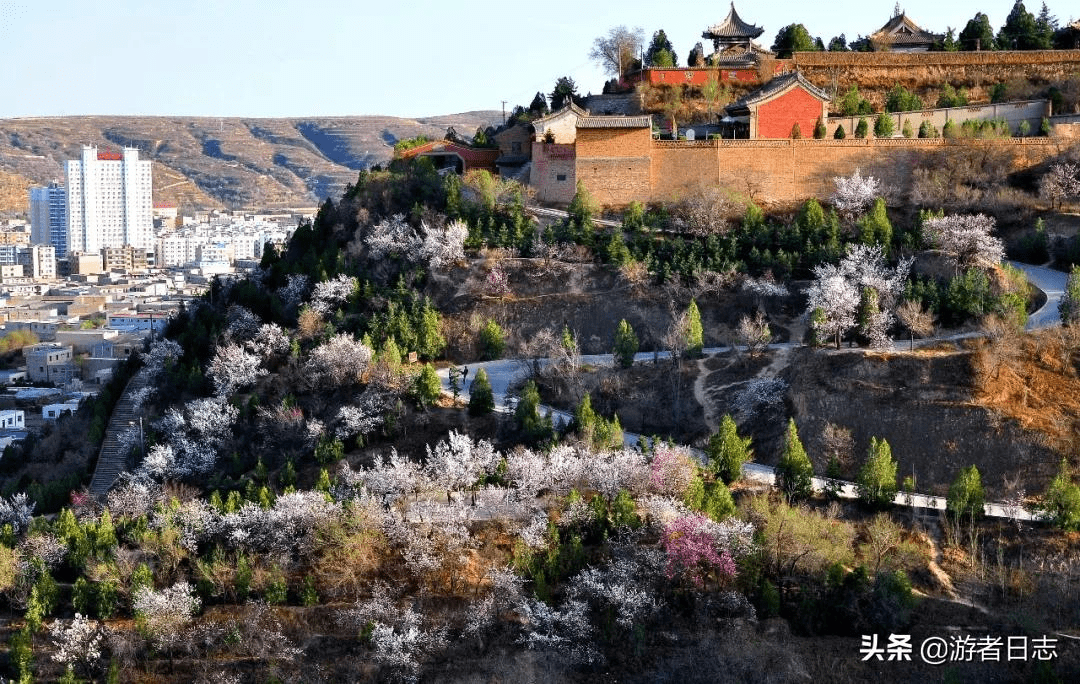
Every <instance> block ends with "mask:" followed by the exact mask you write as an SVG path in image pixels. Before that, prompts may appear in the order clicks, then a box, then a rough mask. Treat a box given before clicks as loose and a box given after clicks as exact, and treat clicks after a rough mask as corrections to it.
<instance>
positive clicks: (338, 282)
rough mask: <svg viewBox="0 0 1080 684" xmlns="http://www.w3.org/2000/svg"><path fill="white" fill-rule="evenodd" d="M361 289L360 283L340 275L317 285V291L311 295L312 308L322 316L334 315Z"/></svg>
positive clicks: (352, 278) (350, 277)
mask: <svg viewBox="0 0 1080 684" xmlns="http://www.w3.org/2000/svg"><path fill="white" fill-rule="evenodd" d="M359 287H360V283H359V281H358V280H357V279H356V278H354V277H352V276H348V275H345V274H340V275H338V276H337V277H336V278H333V279H331V280H324V281H322V282H321V283H318V284H316V285H315V291H314V292H312V293H311V304H310V306H311V308H312V309H314V310H315V311H317V312H318V313H319V315H321V316H327V315H329V314H332V313H333V312H334V311H335V310H336V309H338V308H339V307H340V306H341V305H342V304H344V303H345V302H347V301H348V300H349V297H351V296H353V294H354V293H355V292H356V290H357V289H358V288H359Z"/></svg>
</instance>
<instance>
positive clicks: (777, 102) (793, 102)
mask: <svg viewBox="0 0 1080 684" xmlns="http://www.w3.org/2000/svg"><path fill="white" fill-rule="evenodd" d="M824 114H825V112H824V111H823V109H822V106H821V100H819V99H817V98H815V97H814V96H813V95H811V94H810V93H808V92H806V91H805V90H803V89H802V88H801V87H799V86H796V87H794V88H792V89H791V90H789V91H787V92H786V93H784V94H783V95H781V96H780V97H777V98H776V99H773V100H770V101H769V102H766V103H765V104H763V105H761V106H760V107H758V109H757V137H758V138H790V137H791V128H792V126H794V125H795V123H796V122H797V123H798V124H799V130H800V131H801V132H802V137H804V138H812V137H814V124H816V123H817V120H818V118H820V117H823V116H824Z"/></svg>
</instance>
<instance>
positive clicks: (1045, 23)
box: [1035, 2, 1058, 50]
mask: <svg viewBox="0 0 1080 684" xmlns="http://www.w3.org/2000/svg"><path fill="white" fill-rule="evenodd" d="M1057 31H1058V20H1057V17H1055V16H1054V15H1052V14H1050V8H1049V7H1047V6H1046V3H1045V2H1044V3H1043V4H1042V9H1040V10H1039V16H1038V18H1036V19H1035V33H1036V36H1037V38H1038V42H1039V48H1038V49H1040V50H1052V49H1053V48H1054V35H1055V34H1056V33H1057Z"/></svg>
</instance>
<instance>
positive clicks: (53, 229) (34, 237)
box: [30, 183, 68, 258]
mask: <svg viewBox="0 0 1080 684" xmlns="http://www.w3.org/2000/svg"><path fill="white" fill-rule="evenodd" d="M67 234H68V225H67V189H66V188H65V187H64V186H63V185H60V184H58V183H50V184H49V186H48V187H45V188H30V242H31V243H32V244H35V245H52V246H53V249H54V250H56V256H57V257H60V258H62V257H65V256H67Z"/></svg>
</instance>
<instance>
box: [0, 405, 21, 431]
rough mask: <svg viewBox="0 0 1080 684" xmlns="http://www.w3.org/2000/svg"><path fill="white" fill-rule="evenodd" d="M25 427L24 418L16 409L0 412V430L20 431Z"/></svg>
mask: <svg viewBox="0 0 1080 684" xmlns="http://www.w3.org/2000/svg"><path fill="white" fill-rule="evenodd" d="M25 427H26V417H25V414H23V412H22V411H20V410H18V409H6V410H4V411H0V430H22V429H23V428H25Z"/></svg>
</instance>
